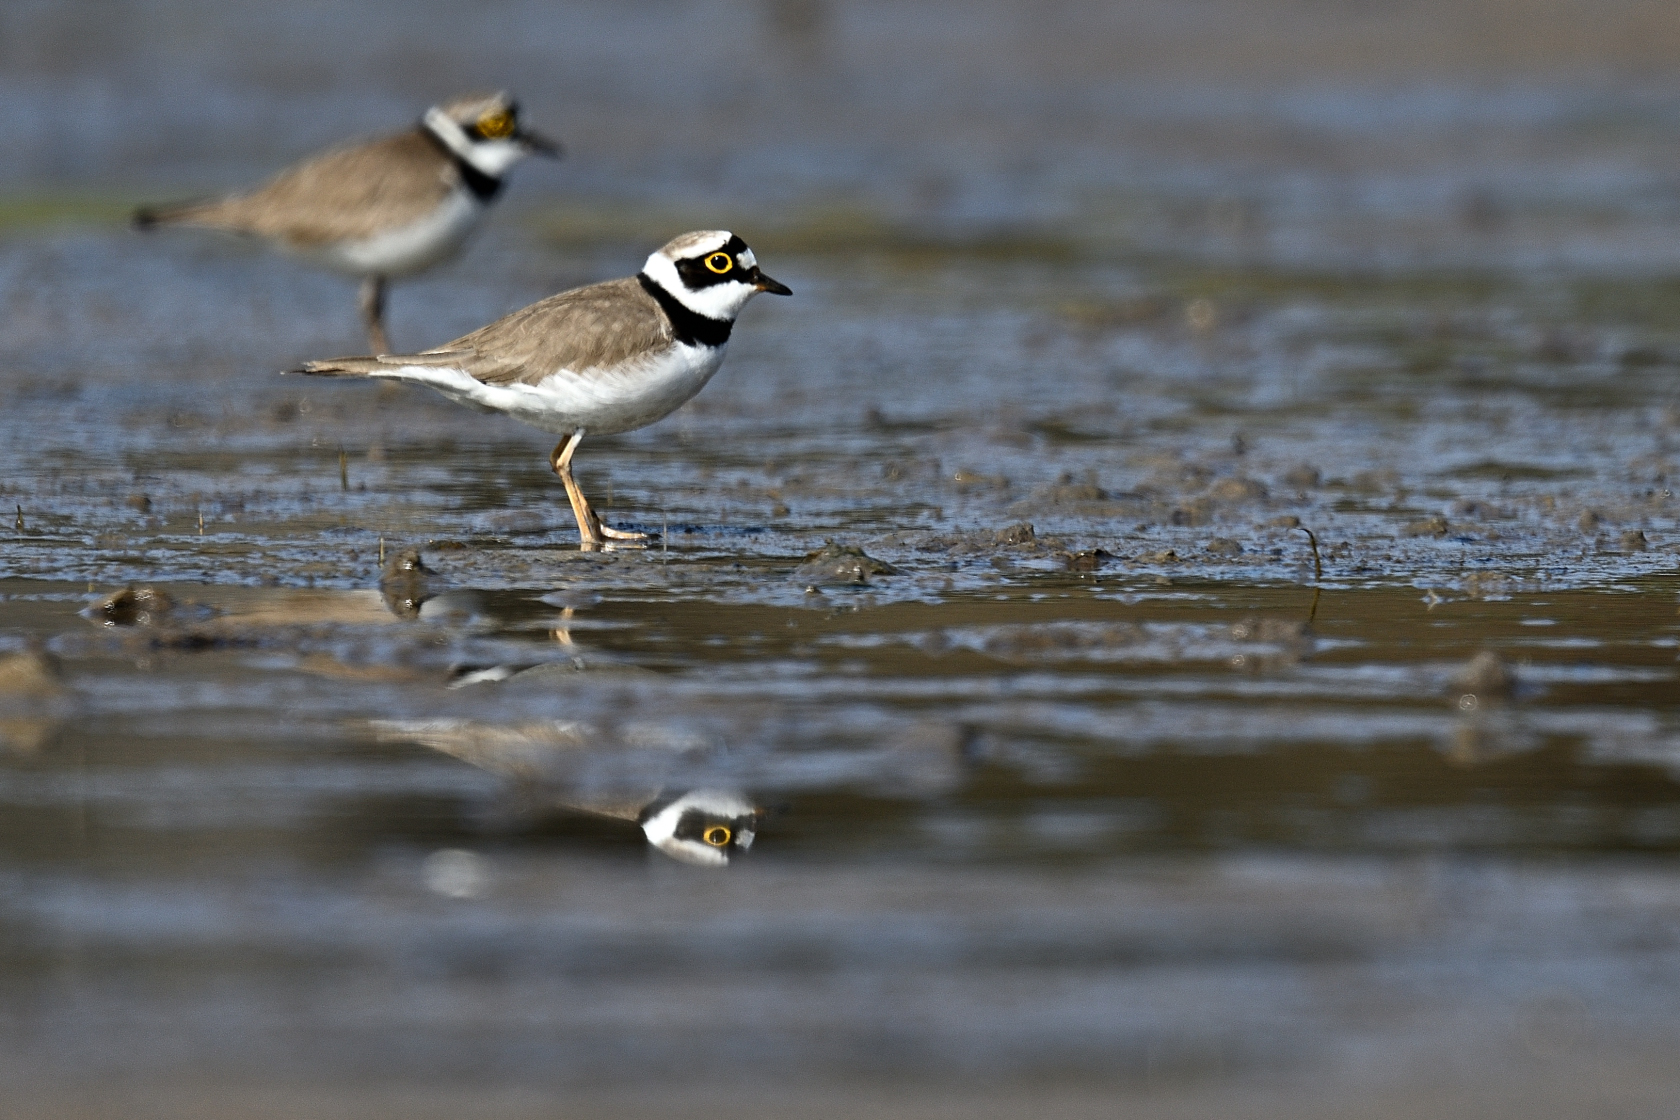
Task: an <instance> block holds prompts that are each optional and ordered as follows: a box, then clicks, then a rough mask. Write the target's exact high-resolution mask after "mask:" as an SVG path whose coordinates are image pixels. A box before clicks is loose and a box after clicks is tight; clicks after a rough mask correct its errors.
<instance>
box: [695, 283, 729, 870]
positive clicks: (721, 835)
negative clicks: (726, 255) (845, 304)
mask: <svg viewBox="0 0 1680 1120" xmlns="http://www.w3.org/2000/svg"><path fill="white" fill-rule="evenodd" d="M718 255H719V256H722V254H721V253H720V254H718ZM706 264H707V265H708V266H710V264H711V261H709V260H708V261H707V262H706ZM732 835H733V833H731V832H730V831H729V830H728V829H727V828H725V827H723V826H722V825H721V824H714V825H713V826H712V827H710V828H708V829H707V830H706V831H705V832H702V833H701V834H700V839H702V840H704V841H705V842H706V843H708V844H710V845H711V846H712V847H714V848H721V847H723V846H724V845H725V844H727V843H729V838H730V836H732Z"/></svg>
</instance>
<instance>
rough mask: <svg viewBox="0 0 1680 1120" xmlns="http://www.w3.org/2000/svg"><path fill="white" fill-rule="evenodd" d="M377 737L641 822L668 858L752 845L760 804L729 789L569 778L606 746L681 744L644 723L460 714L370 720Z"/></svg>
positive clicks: (730, 853)
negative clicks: (610, 787)
mask: <svg viewBox="0 0 1680 1120" xmlns="http://www.w3.org/2000/svg"><path fill="white" fill-rule="evenodd" d="M372 726H373V731H374V735H375V736H376V738H377V739H378V740H379V741H380V742H382V743H414V744H418V745H420V746H424V747H430V748H431V749H433V750H436V751H441V752H443V753H444V754H448V755H453V756H454V757H456V758H459V759H461V760H462V761H464V762H470V763H472V764H473V765H474V766H478V767H480V768H482V769H485V770H488V771H490V772H492V773H495V774H500V775H502V776H504V777H507V778H510V779H513V780H515V781H517V782H519V783H521V784H522V785H524V786H525V787H526V788H527V789H528V790H531V791H539V792H541V794H542V800H543V802H544V803H545V804H547V805H552V806H554V807H557V808H561V809H567V810H571V811H573V812H580V813H587V814H589V815H591V816H596V817H605V818H609V819H614V820H622V821H633V822H634V823H636V824H637V825H640V826H641V829H642V833H643V835H645V836H646V837H647V840H648V843H650V844H652V845H653V846H654V847H655V848H657V849H659V850H660V851H661V852H664V853H665V854H666V855H668V856H671V857H672V858H673V859H678V860H681V861H682V862H684V863H690V864H694V865H696V866H700V867H725V866H727V865H728V864H729V861H730V859H731V858H732V857H734V856H735V855H737V854H739V853H741V852H745V851H746V850H747V849H748V848H751V847H752V843H753V837H754V836H755V835H756V833H757V830H758V821H759V817H760V816H761V815H762V811H761V810H760V809H759V808H758V807H757V806H755V805H754V804H753V803H752V800H751V799H750V798H748V797H747V796H746V795H745V794H744V793H742V792H740V791H739V790H732V789H688V790H682V791H671V790H668V789H664V788H659V787H657V786H654V787H653V788H645V787H644V788H643V789H641V790H637V791H609V792H589V791H587V790H586V789H580V788H578V787H577V786H575V785H574V784H573V782H572V781H570V780H568V779H569V776H570V775H569V774H568V772H569V771H573V770H574V769H575V768H576V767H577V766H578V764H579V763H586V762H587V761H589V758H590V756H592V755H593V756H598V755H599V754H600V753H601V752H604V751H608V750H614V749H629V750H637V749H643V750H645V749H647V748H649V747H655V748H666V747H675V748H677V749H679V750H680V749H682V747H683V746H684V744H681V743H676V742H671V741H668V740H667V741H658V740H657V739H656V738H655V737H654V736H653V733H652V732H651V730H641V731H640V733H638V734H634V735H625V736H615V735H611V734H607V733H604V732H603V731H602V730H601V729H599V728H597V727H595V726H593V725H591V724H588V723H581V722H573V721H568V720H533V721H529V722H525V723H512V724H490V723H479V722H475V721H472V720H464V719H431V720H375V721H373V724H372Z"/></svg>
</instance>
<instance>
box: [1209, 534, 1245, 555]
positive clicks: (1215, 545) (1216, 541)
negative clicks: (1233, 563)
mask: <svg viewBox="0 0 1680 1120" xmlns="http://www.w3.org/2000/svg"><path fill="white" fill-rule="evenodd" d="M1242 550H1243V549H1242V545H1240V544H1238V543H1237V542H1236V541H1234V540H1232V539H1231V538H1230V537H1214V538H1213V539H1212V540H1211V541H1209V542H1208V543H1207V549H1206V551H1207V554H1208V555H1209V556H1213V557H1216V558H1218V559H1222V560H1228V559H1230V558H1232V557H1234V556H1241V555H1242Z"/></svg>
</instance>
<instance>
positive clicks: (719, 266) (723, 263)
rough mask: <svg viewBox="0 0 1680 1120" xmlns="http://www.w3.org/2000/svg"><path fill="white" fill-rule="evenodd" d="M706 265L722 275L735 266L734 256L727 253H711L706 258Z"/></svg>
mask: <svg viewBox="0 0 1680 1120" xmlns="http://www.w3.org/2000/svg"><path fill="white" fill-rule="evenodd" d="M706 267H707V268H709V269H711V270H712V271H713V272H715V273H717V274H718V275H719V276H722V275H723V274H724V273H726V272H728V271H729V270H730V269H732V268H734V267H735V258H734V257H732V256H730V255H729V254H728V253H713V254H712V255H711V256H709V257H707V258H706Z"/></svg>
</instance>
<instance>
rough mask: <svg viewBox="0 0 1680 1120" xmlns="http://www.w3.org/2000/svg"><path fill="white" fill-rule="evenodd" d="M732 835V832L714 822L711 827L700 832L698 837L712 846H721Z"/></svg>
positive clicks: (727, 841)
mask: <svg viewBox="0 0 1680 1120" xmlns="http://www.w3.org/2000/svg"><path fill="white" fill-rule="evenodd" d="M733 835H734V833H732V832H730V831H729V830H728V829H727V828H725V827H723V826H722V825H721V824H714V825H713V826H712V827H710V828H708V829H707V830H706V831H705V832H702V833H701V834H700V839H702V840H704V841H705V842H706V843H708V844H710V845H711V846H712V847H714V848H721V847H723V846H724V845H725V844H727V843H729V838H730V837H731V836H733Z"/></svg>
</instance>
